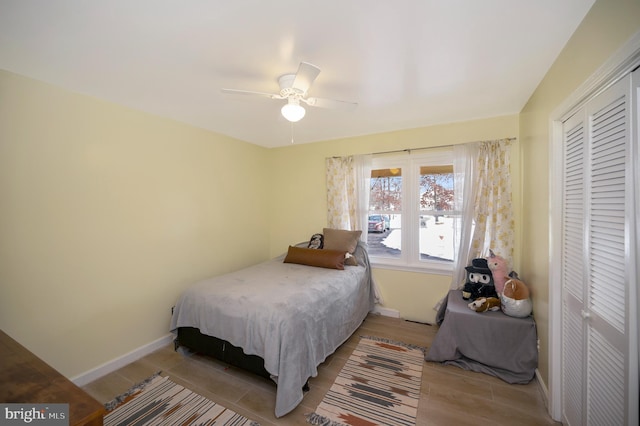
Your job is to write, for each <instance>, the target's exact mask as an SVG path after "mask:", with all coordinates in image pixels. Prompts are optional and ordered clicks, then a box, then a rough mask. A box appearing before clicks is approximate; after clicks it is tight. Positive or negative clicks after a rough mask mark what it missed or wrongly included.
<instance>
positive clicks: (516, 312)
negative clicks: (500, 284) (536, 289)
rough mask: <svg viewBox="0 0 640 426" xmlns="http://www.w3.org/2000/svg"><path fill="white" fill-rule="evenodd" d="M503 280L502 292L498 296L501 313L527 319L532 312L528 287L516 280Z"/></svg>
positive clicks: (508, 278)
mask: <svg viewBox="0 0 640 426" xmlns="http://www.w3.org/2000/svg"><path fill="white" fill-rule="evenodd" d="M505 279H506V280H507V281H506V282H505V284H504V291H503V292H502V294H500V302H501V308H502V312H504V313H505V314H506V315H509V316H512V317H517V318H524V317H528V316H529V315H531V311H532V310H533V305H532V303H531V297H530V293H529V287H527V285H526V284H525V283H524V282H522V281H520V280H519V279H517V278H511V277H505Z"/></svg>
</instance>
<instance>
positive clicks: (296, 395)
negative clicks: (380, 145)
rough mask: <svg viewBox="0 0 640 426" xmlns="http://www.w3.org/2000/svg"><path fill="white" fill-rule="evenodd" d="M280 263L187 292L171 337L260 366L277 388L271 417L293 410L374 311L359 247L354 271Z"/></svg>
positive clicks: (262, 265) (368, 274)
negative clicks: (238, 354) (219, 347)
mask: <svg viewBox="0 0 640 426" xmlns="http://www.w3.org/2000/svg"><path fill="white" fill-rule="evenodd" d="M283 258H284V255H283V256H280V257H278V258H275V259H272V260H269V261H266V262H263V263H260V264H257V265H254V266H251V267H248V268H245V269H242V270H240V271H236V272H233V273H229V274H226V275H222V276H218V277H215V278H211V279H207V280H204V281H201V282H199V283H196V284H194V285H193V286H191V287H189V288H188V289H187V290H186V291H185V292H184V293H183V294H182V295H181V297H180V299H179V300H178V303H177V304H176V306H175V309H174V313H173V316H172V319H171V326H170V329H171V331H172V332H175V331H176V330H177V329H178V328H179V327H195V328H198V329H199V330H200V332H201V333H203V334H206V335H209V336H214V337H217V338H219V339H223V340H226V341H228V342H229V343H231V344H232V345H234V346H239V347H241V348H243V350H244V352H245V354H247V355H258V356H260V357H262V358H263V359H264V362H265V369H266V370H267V371H268V372H269V373H270V374H271V376H272V378H273V380H274V381H276V383H277V395H276V406H275V415H276V417H281V416H283V415H285V414H287V413H288V412H290V411H291V410H293V409H294V408H295V407H296V406H297V405H298V404H299V403H300V402H301V401H302V397H303V392H302V388H303V386H304V384H305V383H306V381H307V379H308V378H310V377H315V376H316V375H317V374H318V370H317V366H318V365H319V364H321V363H322V362H323V361H324V360H325V359H326V358H327V356H329V355H331V354H332V353H333V352H334V351H335V350H336V349H337V348H338V347H339V346H340V345H341V344H342V343H344V342H345V341H346V340H347V339H348V338H349V337H350V336H351V334H353V332H354V331H355V330H356V329H357V328H358V327H359V326H360V324H361V323H362V321H363V320H364V318H365V317H366V316H367V313H368V312H369V311H370V310H371V309H372V308H373V289H372V279H371V268H370V266H369V261H368V257H367V255H366V250H365V249H364V248H363V246H361V245H359V246H358V249H357V250H356V258H357V259H358V260H359V264H360V265H359V266H345V270H334V269H325V268H318V267H313V266H306V265H298V264H291V263H283V262H282V260H283Z"/></svg>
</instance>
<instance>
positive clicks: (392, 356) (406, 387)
mask: <svg viewBox="0 0 640 426" xmlns="http://www.w3.org/2000/svg"><path fill="white" fill-rule="evenodd" d="M423 363H424V349H423V348H419V347H416V346H412V345H406V344H404V343H400V342H394V341H390V340H386V339H379V338H376V337H362V338H361V340H360V342H359V343H358V346H357V347H356V348H355V349H354V351H353V353H352V354H351V356H350V357H349V359H348V360H347V363H346V365H345V366H344V367H343V368H342V371H340V373H339V374H338V377H337V378H336V380H335V382H334V383H333V385H332V386H331V388H330V389H329V391H328V392H327V394H326V395H325V397H324V399H323V400H322V402H321V403H320V405H318V408H317V409H316V411H315V412H314V413H312V414H308V415H307V422H309V423H311V424H312V425H322V426H339V425H350V426H369V425H398V426H401V425H415V424H416V417H417V413H418V400H419V399H420V382H421V381H422V365H423Z"/></svg>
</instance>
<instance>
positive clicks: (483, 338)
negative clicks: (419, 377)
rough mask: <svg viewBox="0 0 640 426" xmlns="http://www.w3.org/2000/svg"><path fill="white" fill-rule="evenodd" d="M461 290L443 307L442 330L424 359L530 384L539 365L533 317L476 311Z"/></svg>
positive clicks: (441, 316) (507, 380)
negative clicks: (469, 305) (469, 304)
mask: <svg viewBox="0 0 640 426" xmlns="http://www.w3.org/2000/svg"><path fill="white" fill-rule="evenodd" d="M468 303H469V301H467V300H464V299H463V298H462V292H461V291H460V290H451V291H450V292H449V295H448V297H447V299H446V301H445V303H443V305H442V306H441V307H440V310H439V311H438V315H437V316H436V322H437V323H438V324H440V329H439V330H438V333H437V334H436V337H435V339H434V340H433V342H432V345H431V347H430V348H429V351H428V352H427V355H426V357H425V359H426V360H427V361H437V362H443V363H444V364H447V365H455V366H458V367H460V368H463V369H465V370H472V371H477V372H481V373H486V374H490V375H492V376H496V377H499V378H500V379H502V380H504V381H505V382H507V383H528V382H530V381H531V379H533V377H534V375H535V369H536V368H537V366H538V350H537V339H538V338H537V332H536V323H535V321H534V320H533V317H531V316H529V317H527V318H514V317H510V316H507V315H505V314H504V313H502V312H501V311H497V312H482V313H478V312H474V311H472V310H471V309H469V307H468V306H467V304H468Z"/></svg>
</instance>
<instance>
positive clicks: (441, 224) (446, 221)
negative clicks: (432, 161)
mask: <svg viewBox="0 0 640 426" xmlns="http://www.w3.org/2000/svg"><path fill="white" fill-rule="evenodd" d="M419 180H420V181H419V188H420V194H419V196H420V199H419V200H420V201H419V202H420V213H421V214H420V223H419V229H420V231H419V232H420V237H419V242H420V260H446V261H453V258H454V235H455V234H454V232H453V230H454V225H455V223H454V219H453V217H452V216H451V215H446V214H444V213H445V212H449V213H453V209H454V205H453V201H454V190H453V188H454V186H453V166H452V165H439V166H422V167H420V176H419Z"/></svg>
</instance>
